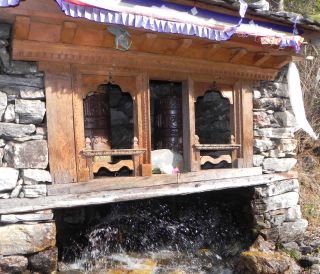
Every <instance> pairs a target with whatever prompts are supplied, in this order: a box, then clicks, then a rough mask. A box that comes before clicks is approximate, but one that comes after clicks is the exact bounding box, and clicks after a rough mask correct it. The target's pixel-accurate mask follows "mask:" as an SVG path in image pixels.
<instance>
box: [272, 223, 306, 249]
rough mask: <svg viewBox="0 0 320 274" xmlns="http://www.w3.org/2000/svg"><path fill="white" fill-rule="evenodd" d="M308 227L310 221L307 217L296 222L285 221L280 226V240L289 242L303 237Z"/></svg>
mask: <svg viewBox="0 0 320 274" xmlns="http://www.w3.org/2000/svg"><path fill="white" fill-rule="evenodd" d="M307 227H308V221H307V220H305V219H300V220H296V221H295V222H284V223H283V224H282V225H281V226H279V228H278V229H279V239H278V240H279V242H283V243H288V242H292V241H295V240H299V239H302V237H303V234H304V233H305V232H306V230H307Z"/></svg>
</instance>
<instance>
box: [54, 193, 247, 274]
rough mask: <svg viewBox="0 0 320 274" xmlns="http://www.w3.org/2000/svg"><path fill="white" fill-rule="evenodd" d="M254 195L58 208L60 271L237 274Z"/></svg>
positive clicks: (209, 194)
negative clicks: (236, 267) (62, 209)
mask: <svg viewBox="0 0 320 274" xmlns="http://www.w3.org/2000/svg"><path fill="white" fill-rule="evenodd" d="M243 193H246V195H242V194H243ZM248 197H250V192H249V191H247V190H245V191H239V190H238V191H223V192H222V191H220V192H216V193H206V194H198V195H188V196H180V197H171V198H162V199H149V200H141V201H133V202H126V203H117V204H111V205H104V206H95V207H90V208H88V207H87V208H82V209H75V210H72V211H70V210H69V211H67V210H64V211H60V212H56V216H57V224H58V245H59V254H60V260H61V263H60V270H63V271H64V272H65V273H75V272H74V271H75V270H78V271H79V272H76V273H109V274H122V273H132V274H138V273H141V274H147V273H154V274H157V273H159V274H160V273H172V274H183V273H190V274H196V273H212V274H215V273H219V274H221V273H222V274H223V273H225V274H229V273H233V269H234V266H235V264H236V263H237V257H238V255H239V253H240V252H241V251H242V250H244V249H245V248H246V247H248V246H249V245H250V244H251V239H252V237H251V228H252V226H251V224H252V223H251V216H250V214H249V212H250V199H249V198H248ZM71 270H73V272H70V271H71ZM68 271H69V272H68Z"/></svg>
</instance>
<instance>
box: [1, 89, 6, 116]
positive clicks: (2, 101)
mask: <svg viewBox="0 0 320 274" xmlns="http://www.w3.org/2000/svg"><path fill="white" fill-rule="evenodd" d="M6 107H7V94H5V93H4V92H1V91H0V121H1V119H2V116H3V114H4V112H5V110H6Z"/></svg>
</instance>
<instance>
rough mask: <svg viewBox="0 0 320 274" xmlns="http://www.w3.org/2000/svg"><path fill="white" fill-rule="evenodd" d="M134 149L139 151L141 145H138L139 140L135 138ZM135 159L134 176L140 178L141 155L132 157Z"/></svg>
mask: <svg viewBox="0 0 320 274" xmlns="http://www.w3.org/2000/svg"><path fill="white" fill-rule="evenodd" d="M132 148H133V149H138V148H139V144H138V138H137V137H134V138H133V146H132ZM132 159H133V176H138V175H139V155H136V154H134V155H133V156H132Z"/></svg>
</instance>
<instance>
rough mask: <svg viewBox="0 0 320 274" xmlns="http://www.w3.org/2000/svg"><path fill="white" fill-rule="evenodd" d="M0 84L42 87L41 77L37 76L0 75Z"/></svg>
mask: <svg viewBox="0 0 320 274" xmlns="http://www.w3.org/2000/svg"><path fill="white" fill-rule="evenodd" d="M0 86H27V87H36V88H43V78H42V77H37V76H30V77H23V76H14V75H0Z"/></svg>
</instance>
